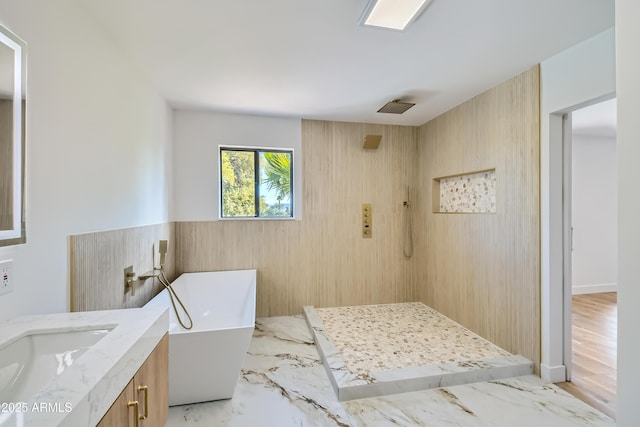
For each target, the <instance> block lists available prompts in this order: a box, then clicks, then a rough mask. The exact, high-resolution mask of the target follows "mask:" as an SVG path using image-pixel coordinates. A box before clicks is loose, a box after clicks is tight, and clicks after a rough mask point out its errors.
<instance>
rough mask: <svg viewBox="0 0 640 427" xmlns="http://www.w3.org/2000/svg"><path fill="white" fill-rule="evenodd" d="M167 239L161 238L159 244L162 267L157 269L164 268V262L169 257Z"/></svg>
mask: <svg viewBox="0 0 640 427" xmlns="http://www.w3.org/2000/svg"><path fill="white" fill-rule="evenodd" d="M167 245H168V241H167V240H160V243H159V244H158V252H159V253H160V267H159V268H157V270H164V263H165V260H166V257H167Z"/></svg>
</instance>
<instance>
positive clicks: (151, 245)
mask: <svg viewBox="0 0 640 427" xmlns="http://www.w3.org/2000/svg"><path fill="white" fill-rule="evenodd" d="M161 239H163V240H168V241H169V245H168V252H167V257H166V265H165V274H166V276H167V278H168V279H169V280H173V279H175V277H176V276H175V252H176V235H175V224H174V223H164V224H156V225H148V226H141V227H133V228H125V229H120V230H112V231H101V232H95V233H87V234H79V235H73V236H70V237H69V251H70V256H69V260H70V261H69V262H70V266H69V270H70V286H71V292H70V294H71V303H70V308H71V311H92V310H110V309H119V308H134V307H142V306H143V305H144V304H145V303H146V302H147V301H149V300H150V299H151V298H153V297H154V296H155V295H156V294H157V293H158V292H160V291H161V290H162V289H163V288H162V285H161V284H160V283H159V282H158V280H157V279H149V280H147V281H145V282H144V283H141V282H138V283H137V284H136V288H135V295H133V296H132V295H131V292H130V291H129V292H127V293H126V294H125V292H124V268H125V267H127V266H130V265H133V267H134V271H135V273H136V275H137V274H143V273H145V272H147V271H149V270H151V269H152V268H153V266H154V264H153V263H154V261H155V262H156V266H157V265H158V263H159V255H158V242H159V241H160V240H161Z"/></svg>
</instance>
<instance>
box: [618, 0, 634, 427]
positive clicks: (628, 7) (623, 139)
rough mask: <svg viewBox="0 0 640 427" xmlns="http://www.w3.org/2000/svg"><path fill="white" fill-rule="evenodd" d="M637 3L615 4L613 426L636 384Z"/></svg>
mask: <svg viewBox="0 0 640 427" xmlns="http://www.w3.org/2000/svg"><path fill="white" fill-rule="evenodd" d="M638 16H640V3H639V2H638V1H636V0H617V1H616V55H617V64H616V65H617V67H616V69H617V70H616V79H617V85H618V93H617V96H618V200H619V203H618V226H619V233H618V392H617V418H616V419H617V423H618V426H620V427H632V426H637V425H638V384H640V364H639V363H638V361H639V360H640V340H639V339H638V325H640V310H638V307H639V306H640V243H639V242H640V226H639V225H638V218H640V197H639V193H638V182H640V168H638V160H639V159H640V120H638V117H640V79H638V76H640V56H639V55H638V50H639V49H640V46H639V45H638V41H640V26H638Z"/></svg>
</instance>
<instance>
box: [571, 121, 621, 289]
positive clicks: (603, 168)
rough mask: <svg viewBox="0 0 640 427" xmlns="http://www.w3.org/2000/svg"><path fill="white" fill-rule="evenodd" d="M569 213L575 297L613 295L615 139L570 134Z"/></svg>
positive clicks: (615, 277) (615, 273)
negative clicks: (588, 294)
mask: <svg viewBox="0 0 640 427" xmlns="http://www.w3.org/2000/svg"><path fill="white" fill-rule="evenodd" d="M572 150H573V151H572V156H571V159H572V165H571V171H572V184H571V186H572V192H571V197H572V201H571V206H572V207H571V209H572V211H571V212H572V224H573V252H572V254H571V255H572V267H573V268H572V275H571V278H572V284H573V293H574V294H585V293H594V292H611V291H616V290H617V288H616V282H617V280H618V166H617V165H618V161H617V158H616V156H617V152H616V138H615V137H612V136H598V135H581V134H576V133H574V134H573V146H572Z"/></svg>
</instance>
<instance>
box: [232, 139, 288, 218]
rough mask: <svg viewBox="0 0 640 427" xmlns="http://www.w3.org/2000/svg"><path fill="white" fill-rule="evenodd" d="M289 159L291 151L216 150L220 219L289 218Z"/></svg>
mask: <svg viewBox="0 0 640 427" xmlns="http://www.w3.org/2000/svg"><path fill="white" fill-rule="evenodd" d="M292 157H293V152H292V151H284V150H262V149H242V148H224V147H223V148H220V181H221V203H222V209H221V211H222V217H223V218H252V217H253V218H291V217H293V197H292V195H293V193H292V189H293V186H292V176H293V168H292Z"/></svg>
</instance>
